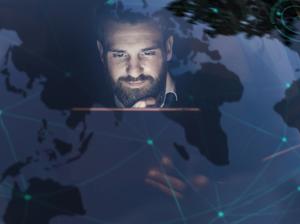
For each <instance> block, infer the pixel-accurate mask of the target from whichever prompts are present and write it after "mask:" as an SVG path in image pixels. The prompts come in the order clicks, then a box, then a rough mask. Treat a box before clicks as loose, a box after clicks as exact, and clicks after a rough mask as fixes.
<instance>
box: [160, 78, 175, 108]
mask: <svg viewBox="0 0 300 224" xmlns="http://www.w3.org/2000/svg"><path fill="white" fill-rule="evenodd" d="M168 93H172V94H174V96H175V98H176V101H178V96H177V94H176V87H175V83H174V80H173V79H172V77H171V75H170V73H168V74H167V81H166V91H165V95H164V100H163V103H162V104H161V106H160V107H164V106H165V102H166V96H167V94H168Z"/></svg>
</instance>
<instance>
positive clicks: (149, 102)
mask: <svg viewBox="0 0 300 224" xmlns="http://www.w3.org/2000/svg"><path fill="white" fill-rule="evenodd" d="M155 104H156V100H155V99H154V98H147V99H144V100H140V101H138V102H137V103H135V104H134V105H133V106H132V107H134V108H146V107H151V106H154V105H155Z"/></svg>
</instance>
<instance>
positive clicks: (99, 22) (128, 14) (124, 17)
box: [96, 8, 171, 42]
mask: <svg viewBox="0 0 300 224" xmlns="http://www.w3.org/2000/svg"><path fill="white" fill-rule="evenodd" d="M109 22H116V23H129V24H139V23H148V24H152V25H153V26H154V27H155V28H157V29H158V30H159V31H160V32H161V34H162V37H163V40H164V41H165V40H166V39H167V38H168V37H169V36H170V35H171V33H170V31H169V29H168V27H167V26H166V24H165V23H164V22H162V18H158V17H154V16H151V15H149V14H143V13H138V12H133V11H132V10H130V9H123V8H121V9H115V10H105V11H104V10H103V9H98V10H97V13H96V26H97V27H96V32H97V39H98V40H99V41H101V42H103V41H105V37H106V33H107V32H106V31H107V30H108V29H109V28H110V27H109Z"/></svg>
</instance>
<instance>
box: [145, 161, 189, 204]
mask: <svg viewBox="0 0 300 224" xmlns="http://www.w3.org/2000/svg"><path fill="white" fill-rule="evenodd" d="M160 163H161V165H162V166H163V167H164V171H166V172H168V171H170V170H172V168H174V167H173V163H172V161H171V160H170V158H168V157H166V156H164V157H163V158H162V159H161V161H160ZM145 182H146V183H147V184H149V185H151V186H153V187H155V188H157V189H159V190H161V191H162V192H163V193H165V194H167V195H170V196H174V195H175V196H176V197H177V198H181V199H182V198H183V193H184V191H185V189H186V187H187V186H186V184H185V183H184V182H183V181H182V180H180V179H179V178H178V177H174V176H171V175H169V174H166V173H164V172H163V171H162V170H160V169H158V168H152V169H150V170H149V171H148V173H147V176H146V178H145ZM171 187H172V188H171ZM172 189H173V190H172Z"/></svg>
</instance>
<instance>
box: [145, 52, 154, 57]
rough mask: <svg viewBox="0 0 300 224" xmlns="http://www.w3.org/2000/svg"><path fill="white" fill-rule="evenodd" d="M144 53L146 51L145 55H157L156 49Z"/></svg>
mask: <svg viewBox="0 0 300 224" xmlns="http://www.w3.org/2000/svg"><path fill="white" fill-rule="evenodd" d="M143 53H144V55H146V56H151V55H155V51H144V52H143Z"/></svg>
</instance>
